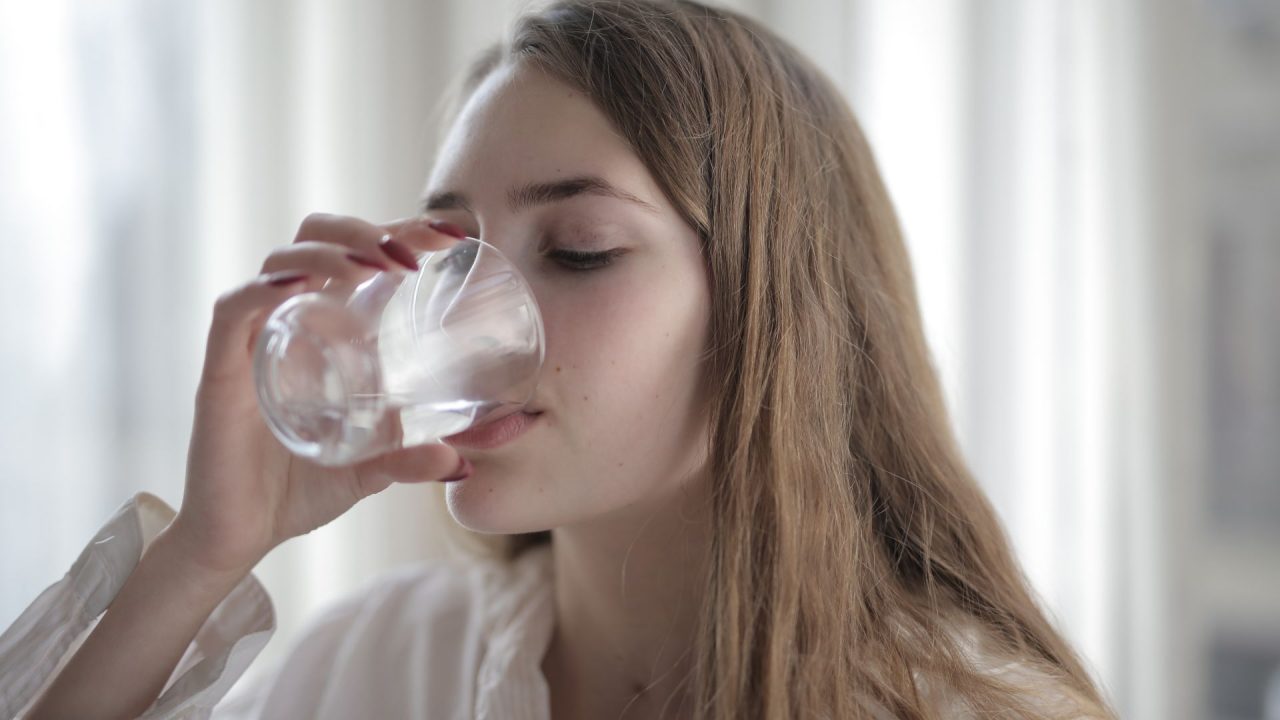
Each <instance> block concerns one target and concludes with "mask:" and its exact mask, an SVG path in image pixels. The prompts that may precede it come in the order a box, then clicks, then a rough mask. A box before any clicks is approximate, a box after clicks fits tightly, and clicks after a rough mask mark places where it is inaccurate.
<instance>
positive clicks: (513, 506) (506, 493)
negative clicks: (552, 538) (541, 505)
mask: <svg viewBox="0 0 1280 720" xmlns="http://www.w3.org/2000/svg"><path fill="white" fill-rule="evenodd" d="M518 495H521V493H518V492H512V488H510V487H498V486H497V485H495V484H494V483H492V482H486V481H485V479H484V478H483V477H477V476H476V475H472V476H471V477H468V478H466V479H465V480H459V481H456V482H452V483H449V484H448V486H447V487H446V488H445V501H446V503H447V504H448V507H449V514H450V515H451V516H453V519H454V521H455V522H457V523H458V524H459V525H461V526H462V527H464V528H466V529H468V530H470V531H472V532H477V533H484V534H492V535H511V534H515V533H524V532H535V531H538V530H545V529H546V526H545V525H543V524H541V523H539V522H538V518H537V517H535V515H536V513H535V512H530V511H532V510H536V506H535V505H533V504H532V503H530V502H528V501H527V500H525V499H522V498H521V497H517V496H518Z"/></svg>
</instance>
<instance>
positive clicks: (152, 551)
mask: <svg viewBox="0 0 1280 720" xmlns="http://www.w3.org/2000/svg"><path fill="white" fill-rule="evenodd" d="M172 529H173V525H172V524H170V525H169V527H166V528H165V529H164V530H162V531H161V532H160V534H159V535H157V536H156V538H155V540H154V541H153V542H152V543H151V544H150V545H149V546H148V547H147V550H146V552H145V553H144V554H143V555H142V557H141V559H140V560H139V561H138V565H137V567H135V568H134V570H133V572H132V573H130V575H129V577H128V579H127V580H126V581H125V584H124V585H123V586H122V587H121V588H120V592H119V594H118V595H116V597H115V599H114V600H113V601H112V603H111V605H110V606H109V607H108V608H107V611H106V613H105V614H104V615H103V616H102V619H101V620H99V621H98V624H97V626H96V627H94V629H93V631H92V632H91V633H90V635H89V637H88V638H87V639H86V640H85V641H84V643H83V644H82V645H81V646H80V648H79V649H78V650H77V651H76V653H75V655H74V656H73V657H72V658H71V660H70V661H68V663H67V665H66V666H65V667H64V668H63V669H62V671H61V672H60V673H59V674H58V676H57V677H56V678H55V679H54V681H53V682H52V684H51V685H50V686H49V688H48V689H47V690H46V691H45V693H44V694H43V695H42V696H41V698H40V699H39V700H38V701H37V702H36V704H35V705H34V706H32V709H31V712H30V713H29V714H28V715H27V718H28V719H29V720H35V719H37V718H84V717H112V718H116V717H118V718H133V717H137V716H138V715H141V714H142V713H143V712H145V711H146V709H147V708H148V707H150V706H151V704H152V703H154V702H155V700H156V698H157V697H158V696H159V695H160V692H161V691H162V690H163V689H164V686H165V684H166V682H167V681H168V679H169V676H170V675H171V674H172V673H173V670H174V668H175V667H176V666H177V664H178V661H179V660H180V659H181V658H182V655H183V653H184V652H185V651H186V648H187V646H188V645H190V644H191V641H192V639H193V638H194V637H195V635H196V632H197V631H198V630H199V629H200V627H201V626H202V625H203V624H204V623H205V621H206V620H207V619H208V618H209V616H210V615H211V614H212V613H213V610H214V608H216V607H217V606H218V604H219V603H221V602H222V600H223V599H224V598H226V597H227V595H229V594H230V593H231V591H232V590H233V589H234V588H235V587H236V585H237V584H238V583H239V582H240V581H241V580H243V579H244V577H245V576H246V575H248V573H249V572H250V570H252V566H249V567H245V568H243V569H242V570H235V571H213V570H209V569H205V568H202V567H200V566H199V565H196V564H194V563H191V562H190V561H189V560H188V558H189V555H188V554H187V553H186V552H185V550H184V548H183V546H182V544H181V542H180V541H179V540H178V538H177V536H176V535H175V534H174V533H173V532H171V531H172Z"/></svg>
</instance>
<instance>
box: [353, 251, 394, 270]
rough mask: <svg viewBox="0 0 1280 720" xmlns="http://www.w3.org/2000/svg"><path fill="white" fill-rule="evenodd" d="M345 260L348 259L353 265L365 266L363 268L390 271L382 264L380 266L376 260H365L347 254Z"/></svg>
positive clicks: (364, 258)
mask: <svg viewBox="0 0 1280 720" xmlns="http://www.w3.org/2000/svg"><path fill="white" fill-rule="evenodd" d="M347 259H348V260H350V261H351V262H353V263H355V264H357V265H363V266H365V267H371V268H376V269H378V270H389V269H390V268H388V267H387V266H386V265H384V264H382V263H380V262H378V261H377V260H370V259H369V258H366V257H360V256H359V255H356V254H355V253H347Z"/></svg>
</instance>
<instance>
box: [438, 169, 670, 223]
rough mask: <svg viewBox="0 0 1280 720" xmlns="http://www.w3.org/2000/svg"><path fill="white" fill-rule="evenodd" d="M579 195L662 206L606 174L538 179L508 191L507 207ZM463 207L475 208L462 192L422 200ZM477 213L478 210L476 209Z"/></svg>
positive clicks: (650, 208)
mask: <svg viewBox="0 0 1280 720" xmlns="http://www.w3.org/2000/svg"><path fill="white" fill-rule="evenodd" d="M578 195H600V196H603V197H611V198H615V199H618V200H624V201H626V202H629V203H634V204H636V205H639V206H640V207H642V208H644V209H645V210H648V211H650V212H655V213H656V212H658V208H656V207H654V206H653V205H651V204H650V203H647V202H645V201H644V200H641V199H640V198H638V197H636V196H635V195H632V194H631V193H629V192H627V191H625V190H622V189H621V188H618V187H616V186H614V185H612V184H610V183H609V182H608V181H607V180H605V179H604V178H602V177H598V176H596V175H582V176H579V177H572V178H568V179H566V180H555V181H551V182H534V183H528V184H525V185H521V186H519V187H516V188H512V189H511V190H510V191H509V192H508V193H507V207H508V209H510V210H511V212H513V213H515V212H519V211H521V210H524V209H525V208H529V207H532V206H534V205H544V204H547V203H553V202H556V201H559V200H567V199H568V198H571V197H576V196H578ZM457 208H461V209H463V210H467V211H468V212H471V205H470V204H469V202H468V200H467V197H466V196H465V195H463V194H462V193H459V192H453V191H442V192H435V193H431V194H430V195H429V196H427V198H426V199H425V200H423V201H422V207H421V209H422V211H423V212H424V213H425V212H431V211H434V210H453V209H457ZM472 214H474V212H473V213H472Z"/></svg>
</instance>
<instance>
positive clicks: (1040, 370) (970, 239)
mask: <svg viewBox="0 0 1280 720" xmlns="http://www.w3.org/2000/svg"><path fill="white" fill-rule="evenodd" d="M1189 1H1190V0H1186V2H1189ZM731 5H732V6H734V7H737V8H739V9H743V10H745V11H747V12H749V13H751V14H753V15H755V16H757V17H759V18H761V19H763V20H765V21H766V22H767V23H768V24H770V25H771V26H773V27H776V28H777V29H778V30H779V32H781V33H782V34H783V35H784V36H786V37H788V38H789V39H790V40H791V41H792V42H793V43H795V44H796V45H798V46H799V47H801V48H802V49H803V50H804V51H805V52H807V53H808V54H809V55H810V56H811V57H813V58H814V59H815V60H816V61H817V62H818V63H819V64H820V65H821V66H822V67H823V68H824V69H825V70H826V71H827V72H828V73H829V74H830V75H831V76H832V77H833V78H834V79H835V80H836V82H837V83H838V84H839V85H840V86H841V88H842V89H844V90H845V91H846V93H847V95H848V97H849V99H850V100H851V102H852V103H853V105H854V108H855V111H856V112H857V113H858V114H859V117H860V118H861V120H862V122H863V125H864V128H865V129H866V131H867V133H868V135H869V137H870V140H871V142H872V145H873V147H874V148H875V149H876V151H877V154H878V157H879V160H880V162H881V168H882V170H883V172H884V174H885V176H886V179H887V181H888V184H889V186H890V191H891V192H892V194H893V196H894V199H895V201H896V203H897V207H898V210H899V212H900V216H901V218H902V220H903V224H904V227H905V230H906V233H907V236H908V241H909V244H910V247H911V251H912V254H913V258H914V261H915V267H916V273H917V280H918V283H919V287H920V293H921V299H922V302H923V307H924V312H925V316H926V317H925V319H926V325H927V328H928V332H929V336H930V339H931V343H932V345H933V348H934V351H935V357H936V360H937V364H938V368H939V371H940V372H941V374H942V377H943V380H944V383H945V386H946V389H947V393H948V400H949V402H950V405H951V408H952V411H953V415H954V419H955V422H956V426H957V431H958V433H959V435H960V437H961V439H962V444H963V446H964V448H965V450H966V452H967V454H968V457H969V459H970V461H971V463H972V465H973V468H974V470H975V472H976V473H977V475H978V476H979V478H980V479H981V480H982V482H983V483H984V484H985V487H986V488H987V490H988V492H989V493H990V495H991V497H992V499H993V501H994V503H995V505H996V506H997V508H998V510H999V511H1000V513H1001V515H1002V517H1003V518H1004V520H1005V522H1006V523H1007V526H1008V529H1009V531H1010V534H1011V536H1012V538H1013V540H1014V543H1015V546H1016V548H1017V551H1018V553H1019V555H1020V557H1021V559H1022V561H1023V562H1024V564H1025V567H1026V569H1027V571H1028V574H1029V576H1030V577H1031V580H1032V581H1033V583H1034V584H1035V586H1036V588H1037V589H1038V591H1039V592H1040V593H1041V595H1042V596H1043V598H1044V601H1045V604H1046V606H1047V607H1048V608H1049V610H1050V612H1051V613H1052V614H1053V615H1054V617H1055V618H1056V619H1057V620H1058V621H1059V623H1060V627H1061V628H1062V629H1063V630H1064V632H1065V633H1066V634H1067V635H1068V636H1069V637H1070V639H1071V640H1072V641H1073V642H1074V643H1076V645H1077V646H1078V647H1079V648H1080V649H1081V651H1082V653H1083V654H1084V655H1085V657H1086V659H1087V661H1088V662H1089V664H1090V666H1091V669H1092V670H1093V671H1094V672H1095V673H1096V676H1097V678H1098V679H1099V681H1101V682H1102V683H1103V684H1104V685H1105V686H1106V687H1107V688H1108V689H1109V691H1110V692H1111V694H1112V696H1113V697H1114V698H1115V700H1116V701H1117V703H1118V704H1119V707H1120V709H1121V711H1122V714H1123V715H1124V716H1125V717H1131V718H1150V719H1153V720H1154V719H1155V718H1178V717H1186V718H1190V717H1193V716H1195V715H1198V714H1199V712H1198V709H1197V708H1196V707H1195V706H1194V704H1192V705H1188V704H1187V703H1184V702H1182V701H1183V700H1188V701H1198V700H1197V699H1196V698H1189V697H1186V696H1181V695H1177V694H1176V688H1177V687H1178V686H1179V684H1180V683H1181V681H1183V680H1187V679H1188V678H1189V674H1190V673H1191V672H1192V671H1193V670H1194V669H1195V664H1194V663H1192V662H1190V661H1186V662H1184V661H1180V660H1174V659H1171V653H1174V654H1177V653H1181V654H1183V655H1185V654H1187V653H1189V652H1190V649H1189V648H1183V647H1181V646H1178V645H1176V644H1174V643H1173V642H1172V641H1170V640H1169V639H1167V638H1168V636H1169V635H1170V634H1171V633H1173V634H1176V633H1177V631H1178V624H1177V618H1176V617H1175V616H1174V615H1172V614H1171V613H1172V612H1173V609H1171V602H1172V601H1171V600H1170V596H1169V592H1170V589H1169V582H1170V581H1169V577H1168V573H1167V570H1168V566H1169V564H1170V563H1171V562H1172V561H1171V560H1170V558H1169V557H1168V556H1167V555H1168V553H1169V551H1170V548H1173V547H1175V546H1174V545H1173V544H1172V543H1173V539H1172V537H1171V530H1170V528H1169V527H1168V526H1167V525H1168V522H1169V518H1170V517H1171V516H1172V514H1173V513H1174V511H1175V510H1176V507H1174V508H1173V509H1171V507H1172V502H1171V501H1168V500H1166V497H1165V491H1164V490H1163V489H1162V483H1164V482H1165V481H1166V479H1167V477H1168V475H1169V473H1170V472H1172V469H1171V468H1170V467H1168V465H1167V463H1166V461H1165V460H1164V450H1166V449H1167V448H1166V447H1165V446H1164V445H1163V443H1164V442H1166V438H1167V435H1166V434H1162V427H1163V426H1162V425H1161V423H1160V418H1159V417H1157V413H1158V411H1159V410H1160V409H1161V408H1167V407H1169V406H1168V405H1162V404H1161V401H1160V398H1158V397H1157V393H1156V385H1155V383H1156V382H1158V381H1159V380H1160V379H1161V378H1162V377H1163V376H1162V375H1161V372H1162V370H1161V369H1160V366H1159V365H1160V363H1159V362H1158V354H1159V352H1160V348H1161V347H1162V346H1161V342H1162V337H1161V336H1160V335H1159V328H1160V327H1161V322H1162V318H1163V316H1162V315H1160V312H1159V308H1158V307H1157V301H1158V300H1159V297H1160V296H1159V295H1158V293H1157V288H1156V287H1155V286H1156V284H1158V282H1159V277H1157V276H1156V275H1155V273H1157V272H1158V268H1159V267H1160V265H1159V263H1156V262H1154V258H1153V254H1154V253H1155V250H1156V244H1157V243H1156V238H1155V233H1156V231H1157V229H1158V225H1159V224H1158V223H1157V222H1156V221H1155V220H1153V218H1155V217H1156V216H1157V215H1158V214H1159V213H1160V212H1161V211H1162V210H1163V208H1162V207H1160V206H1159V204H1160V202H1162V201H1163V200H1162V199H1163V198H1165V197H1166V194H1162V193H1161V192H1160V191H1159V188H1155V189H1153V187H1152V186H1153V184H1155V183H1154V180H1153V178H1152V173H1153V172H1154V169H1155V168H1157V167H1158V163H1157V160H1158V158H1157V157H1156V155H1157V153H1158V150H1159V149H1160V148H1159V146H1158V145H1157V143H1156V141H1153V140H1152V139H1151V137H1150V133H1149V132H1148V131H1150V130H1151V129H1152V128H1153V127H1156V126H1157V125H1158V124H1159V123H1160V121H1161V118H1160V117H1159V113H1160V112H1161V111H1162V110H1163V109H1164V108H1166V107H1167V104H1168V98H1167V97H1165V96H1164V95H1162V94H1160V87H1159V86H1158V83H1156V84H1152V83H1150V82H1148V81H1149V80H1151V78H1152V77H1153V76H1152V75H1151V73H1152V72H1153V71H1152V67H1153V66H1154V65H1155V63H1156V61H1157V60H1160V59H1161V58H1165V57H1167V55H1162V53H1167V52H1168V48H1167V47H1166V46H1165V43H1166V41H1167V33H1168V32H1169V31H1168V30H1167V26H1169V25H1174V26H1177V25H1178V24H1179V23H1185V22H1186V21H1185V18H1186V17H1188V16H1190V13H1191V11H1190V10H1189V9H1188V7H1187V6H1186V4H1185V2H1183V1H1182V0H1180V1H1179V2H1176V3H1167V4H1164V5H1161V6H1159V10H1158V12H1155V11H1153V10H1152V8H1151V7H1147V6H1146V3H1145V2H1144V0H1079V1H1077V2H1071V3H1061V2H1054V1H1053V0H992V1H991V2H985V1H979V0H919V1H916V2H910V3H906V2H900V1H898V0H860V1H858V2H841V1H840V0H788V1H787V2H782V1H781V0H753V1H744V2H738V3H732V4H731ZM522 6H523V3H516V2H496V1H490V2H474V1H472V2H464V1H462V0H457V1H456V2H443V1H439V2H431V1H429V0H378V1H368V0H365V1H362V2H356V1H355V0H294V1H293V2H285V1H280V2H254V1H251V0H222V1H219V2H203V3H197V2H193V1H188V2H171V1H167V2H166V1H163V0H151V1H148V0H115V1H114V2H112V3H96V2H90V1H88V0H83V1H76V0H49V1H47V2H42V3H38V4H37V3H28V4H20V3H17V2H11V3H6V4H2V5H0V8H2V9H0V13H2V14H0V156H2V157H3V158H4V161H3V162H0V232H3V236H4V239H5V242H4V244H3V247H4V249H5V251H6V253H7V255H8V257H7V258H6V259H7V262H6V263H5V264H4V267H6V268H7V270H8V272H7V273H6V274H5V282H4V283H3V292H4V297H3V300H4V302H3V303H2V304H0V318H2V320H3V326H2V328H0V329H2V331H3V337H4V343H3V351H2V354H0V383H3V390H4V397H5V399H6V400H7V402H6V403H4V404H3V406H2V407H3V410H0V412H2V413H3V415H0V442H2V443H3V445H2V446H0V482H3V495H2V504H0V541H3V543H2V544H0V560H2V561H3V566H2V573H0V623H7V622H9V621H10V620H11V619H12V618H13V617H15V616H16V615H17V613H18V612H19V611H20V610H21V608H22V607H23V606H25V604H26V602H28V601H29V600H30V599H31V597H33V596H34V594H35V592H36V590H37V589H38V588H39V587H43V585H45V584H47V583H48V582H51V581H52V580H54V579H55V578H56V577H57V576H58V575H59V574H60V573H61V572H62V571H63V570H64V569H65V567H66V566H67V565H68V564H69V562H70V561H71V559H72V558H73V557H74V556H75V554H76V553H77V552H78V550H79V548H80V546H81V543H83V541H84V540H85V539H86V538H87V537H88V536H89V534H90V533H91V531H92V529H93V528H95V527H96V524H97V523H98V522H100V521H101V520H103V519H105V517H106V516H107V515H108V514H109V512H110V510H111V509H113V508H114V507H115V506H116V505H118V504H119V503H120V502H121V501H122V500H123V499H124V498H125V497H127V495H128V494H130V493H132V492H134V491H136V490H140V489H147V490H151V491H153V492H156V493H157V494H159V495H161V496H162V497H164V498H166V499H167V500H169V501H170V502H171V504H173V505H175V507H176V506H177V505H178V504H179V502H180V500H181V492H182V475H183V467H184V462H185V460H184V458H185V451H186V443H187V437H188V433H189V429H190V415H191V398H192V395H193V392H194V389H195V382H196V379H197V377H198V373H199V366H200V359H201V357H202V352H203V340H204V334H205V331H206V328H207V324H208V318H209V311H210V309H211V306H212V303H213V299H214V298H215V297H216V296H217V294H218V293H219V292H220V291H222V290H223V289H225V288H227V287H229V286H231V285H233V284H235V283H237V282H240V281H241V280H242V279H244V278H247V277H249V276H251V275H252V274H253V273H254V272H256V269H257V267H258V265H259V263H260V262H261V259H262V258H263V257H264V256H265V254H266V253H267V251H268V250H269V249H270V248H271V247H272V246H274V245H278V244H282V243H287V242H288V241H289V240H290V239H291V237H292V233H293V231H294V229H295V228H296V225H297V223H298V222H299V221H300V220H301V219H302V217H303V216H305V215H306V214H307V213H308V212H311V211H316V210H323V211H328V212H340V213H349V214H355V215H360V216H363V217H368V218H374V219H390V218H393V217H398V216H403V215H407V214H409V213H411V212H413V208H414V204H415V200H416V198H417V194H418V192H419V191H420V189H421V185H422V182H423V180H424V179H425V175H426V172H427V170H428V168H429V165H430V160H431V153H432V148H433V147H434V144H435V141H436V138H437V128H436V124H435V120H436V114H435V103H436V99H437V98H438V97H439V95H440V93H441V92H442V90H443V89H444V87H445V85H446V84H448V83H449V82H450V81H451V80H452V79H453V78H455V77H456V76H457V74H458V72H459V71H460V70H461V69H462V67H464V65H465V64H466V62H467V61H468V60H469V59H470V58H471V57H472V56H473V55H474V54H475V53H476V52H477V51H478V50H479V49H480V48H481V47H482V46H484V45H486V44H487V43H488V41H490V40H493V39H496V38H497V37H498V36H499V35H500V34H501V32H502V31H503V29H504V28H505V26H506V24H507V21H508V20H509V19H510V18H511V17H513V15H514V13H515V12H516V11H517V10H518V9H519V8H520V7H522ZM1153 13H1154V15H1153ZM1152 17H1154V19H1155V20H1157V21H1159V22H1154V23H1150V22H1147V20H1151V19H1152ZM1162 33H1163V34H1162ZM423 497H424V495H423V493H422V489H421V488H414V487H393V488H392V489H391V490H388V491H387V492H386V493H383V494H382V495H379V496H375V497H374V498H371V499H369V500H367V501H365V502H364V503H362V504H360V505H359V506H357V508H356V509H355V510H353V511H352V512H351V513H350V514H348V515H347V516H344V517H343V518H341V519H340V520H338V521H336V522H335V523H333V524H331V525H330V526H327V527H325V528H322V529H321V530H319V531H317V532H315V533H312V534H310V535H308V536H305V537H303V538H299V539H296V540H294V541H292V542H290V543H288V544H286V545H285V546H283V547H281V548H280V549H279V550H278V551H277V552H276V553H274V554H273V555H272V556H270V557H269V558H267V560H265V561H264V562H263V564H262V565H261V566H260V568H259V570H258V573H259V575H260V577H262V578H263V580H264V582H265V583H266V584H267V585H268V587H269V589H270V590H271V592H272V595H273V598H274V599H275V601H276V607H277V611H278V614H279V620H280V631H279V632H278V633H277V636H276V638H274V639H273V640H272V643H271V644H270V645H269V646H268V648H267V650H266V652H265V654H264V656H263V658H262V659H261V660H260V662H259V663H257V664H256V667H255V669H256V670H260V669H261V668H263V667H264V666H266V665H267V664H269V663H270V662H271V661H272V660H273V659H274V658H275V657H277V656H278V654H279V652H280V651H281V649H282V648H283V647H284V646H285V645H287V644H288V643H289V642H290V640H291V639H292V637H293V635H292V634H293V633H294V632H295V631H296V630H297V628H298V626H299V625H300V624H301V623H302V622H304V621H305V620H306V619H307V616H308V615H310V614H311V613H312V612H314V611H315V610H316V609H317V608H318V607H319V606H321V605H323V604H324V603H325V602H327V601H329V600H331V599H333V598H334V597H335V596H336V595H339V594H341V593H344V592H347V591H349V590H351V589H352V588H353V587H354V586H355V585H356V584H358V583H359V582H361V581H363V580H365V579H367V578H368V577H370V576H372V575H373V574H375V573H377V572H379V571H381V570H383V569H385V568H388V567H391V566H393V565H395V564H398V563H401V562H405V561H409V560H413V559H417V558H421V557H429V556H431V555H434V554H436V553H438V552H440V550H439V545H438V543H439V536H438V535H437V534H436V533H435V531H433V529H432V528H431V526H430V523H429V521H428V520H427V517H426V515H425V514H424V513H423V512H422V505H423V502H422V501H423ZM32 539H35V541H34V542H33V541H32ZM1170 698H1177V699H1178V702H1177V703H1176V704H1175V703H1174V702H1172V701H1171V700H1170ZM1179 713H1182V714H1179Z"/></svg>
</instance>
